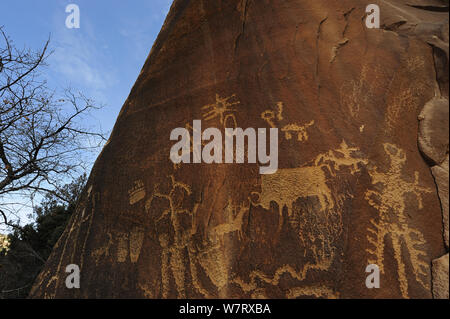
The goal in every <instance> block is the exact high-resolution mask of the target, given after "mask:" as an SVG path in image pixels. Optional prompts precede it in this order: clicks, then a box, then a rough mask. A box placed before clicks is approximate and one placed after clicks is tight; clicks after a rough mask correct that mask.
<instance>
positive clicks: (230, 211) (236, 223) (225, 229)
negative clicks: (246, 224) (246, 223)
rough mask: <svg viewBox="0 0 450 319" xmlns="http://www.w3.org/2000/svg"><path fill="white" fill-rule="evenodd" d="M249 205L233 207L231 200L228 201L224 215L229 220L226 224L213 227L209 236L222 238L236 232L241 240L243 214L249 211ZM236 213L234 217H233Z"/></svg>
mask: <svg viewBox="0 0 450 319" xmlns="http://www.w3.org/2000/svg"><path fill="white" fill-rule="evenodd" d="M249 207H250V206H249V205H248V204H247V205H245V204H241V205H238V206H235V205H233V204H232V200H231V198H229V199H228V205H227V207H226V208H225V214H226V216H227V218H228V219H229V221H228V222H226V223H223V224H219V225H217V226H214V227H213V228H212V229H211V231H210V235H211V236H217V237H219V238H223V236H224V235H226V234H229V233H233V232H237V233H238V236H239V239H242V223H243V218H244V215H245V213H247V212H248V211H249ZM234 213H236V216H233V215H234Z"/></svg>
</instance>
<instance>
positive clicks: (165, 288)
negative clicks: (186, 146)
mask: <svg viewBox="0 0 450 319" xmlns="http://www.w3.org/2000/svg"><path fill="white" fill-rule="evenodd" d="M169 177H170V182H171V189H170V191H169V192H168V193H167V194H163V193H161V192H160V191H159V185H158V184H156V185H155V188H154V191H153V194H152V195H151V197H150V198H149V199H148V200H147V201H146V204H145V209H146V211H147V213H150V212H151V209H152V203H153V201H154V200H155V199H158V198H159V199H163V200H166V201H167V207H168V208H167V209H165V210H163V211H162V213H161V215H160V216H159V217H157V218H156V223H158V222H160V221H161V220H163V219H165V218H167V219H168V220H169V221H170V223H171V225H172V227H173V231H174V239H173V241H170V240H169V237H168V236H167V235H166V234H163V235H161V236H160V237H159V241H160V245H161V248H162V253H161V263H162V264H161V278H162V296H163V298H166V297H167V296H168V293H169V282H170V280H169V278H170V274H172V276H173V278H174V280H175V284H176V288H177V292H178V297H179V298H185V296H186V293H185V279H186V278H185V273H186V266H185V264H184V262H185V260H184V253H185V252H186V249H187V245H188V243H189V239H190V235H191V230H190V229H188V230H184V229H183V228H182V227H181V224H180V219H179V215H180V214H188V215H190V216H192V215H193V212H192V211H190V210H188V209H185V208H183V207H182V204H181V202H182V201H181V200H177V199H176V197H177V192H178V191H181V193H182V194H183V196H186V195H187V196H190V195H191V194H192V191H191V187H190V186H189V185H187V184H184V183H182V182H178V181H176V180H175V177H174V176H173V175H170V176H169ZM193 211H195V208H194V210H193Z"/></svg>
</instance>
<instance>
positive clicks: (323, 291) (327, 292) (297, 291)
mask: <svg viewBox="0 0 450 319" xmlns="http://www.w3.org/2000/svg"><path fill="white" fill-rule="evenodd" d="M302 296H311V297H316V298H327V299H338V298H339V293H338V292H334V291H333V290H332V289H331V288H329V287H326V286H304V287H295V288H291V289H289V292H288V293H287V296H286V297H287V298H289V299H294V298H298V297H302Z"/></svg>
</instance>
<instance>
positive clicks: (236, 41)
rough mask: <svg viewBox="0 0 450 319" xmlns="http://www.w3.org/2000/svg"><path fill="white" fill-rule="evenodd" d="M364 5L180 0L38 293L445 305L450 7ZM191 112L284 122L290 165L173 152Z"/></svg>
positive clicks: (282, 144) (245, 124) (283, 155)
mask: <svg viewBox="0 0 450 319" xmlns="http://www.w3.org/2000/svg"><path fill="white" fill-rule="evenodd" d="M366 5H367V4H366V3H364V2H362V1H356V0H339V1H338V0H336V1H317V0H314V1H313V0H310V1H305V0H283V1H282V0H271V1H269V0H258V1H256V0H254V1H251V0H242V1H240V0H239V1H238V0H226V1H225V0H222V1H221V0H213V1H211V0H208V1H206V0H205V1H202V0H191V1H188V0H176V1H175V2H174V4H173V5H172V8H171V10H170V13H169V15H168V17H167V19H166V22H165V24H164V26H163V28H162V30H161V33H160V35H159V37H158V39H157V40H156V42H155V43H154V45H153V48H152V50H151V52H150V55H149V57H148V59H147V61H146V62H145V65H144V67H143V69H142V72H141V74H140V75H139V77H138V79H137V81H136V84H135V85H134V87H133V89H132V91H131V93H130V95H129V97H128V99H127V100H126V102H125V104H124V106H123V108H122V111H121V113H120V115H119V117H118V119H117V123H116V125H115V128H114V130H113V132H112V134H111V137H110V140H109V142H108V144H107V145H106V146H105V148H104V150H103V151H102V153H101V154H100V156H99V157H98V159H97V161H96V163H95V166H94V168H93V170H92V172H91V176H90V178H89V181H88V185H87V187H86V190H85V191H84V194H83V196H82V199H81V200H80V202H79V204H78V208H77V210H76V213H75V214H74V215H73V216H72V219H71V221H70V222H69V225H68V226H67V228H66V230H65V232H64V233H63V235H62V236H61V238H60V240H59V242H58V243H57V245H56V247H55V248H54V251H53V253H52V255H51V257H50V258H49V260H48V262H47V264H46V266H45V268H44V270H43V271H42V273H41V274H40V276H39V277H38V279H37V281H36V283H35V285H34V287H33V289H32V292H31V297H34V298H52V297H58V298H70V297H76V298H80V297H81V298H87V297H96V298H107V297H121V298H127V297H136V298H222V297H223V298H264V297H268V298H432V297H433V287H434V286H435V287H437V286H439V287H441V286H442V285H439V284H434V283H433V282H432V275H431V274H432V261H433V260H434V259H437V258H440V257H441V256H443V255H445V254H446V250H447V248H446V246H445V244H444V226H443V212H442V210H441V201H443V202H444V201H445V200H447V216H448V182H447V190H446V191H445V190H444V191H442V190H441V191H440V192H439V190H438V189H437V186H436V185H437V184H436V183H435V179H434V176H433V173H432V171H431V169H430V166H433V167H435V170H436V169H437V167H439V168H440V169H442V170H444V173H442V172H440V173H439V174H440V175H439V176H441V175H442V174H444V175H445V169H446V170H447V176H448V122H447V139H445V136H444V135H443V134H440V132H439V131H436V129H435V128H436V126H433V124H432V121H433V120H436V119H438V120H439V121H442V117H441V116H437V115H438V114H443V113H445V102H442V101H443V100H445V99H447V101H448V73H447V71H446V68H447V66H448V1H437V0H436V1H433V0H423V1H422V0H420V1H419V0H410V1H406V0H404V1H394V0H392V1H390V0H386V1H381V2H380V21H381V25H380V28H379V29H368V28H367V27H366V23H365V20H366V15H367V13H366ZM149 46H150V44H149ZM436 100H439V101H438V102H439V103H437V102H436V103H434V102H433V101H436ZM430 101H432V102H430ZM427 103H428V104H430V103H431V104H433V103H434V104H435V105H439V110H436V111H432V110H428V111H427V112H425V113H426V114H425V117H424V116H419V115H420V114H421V112H422V110H423V108H424V106H425V105H427ZM446 103H447V104H446V106H447V114H448V102H446ZM442 105H444V106H442ZM431 107H432V106H430V105H429V107H428V108H431ZM427 114H428V115H427ZM422 115H423V113H422ZM193 120H201V121H202V129H206V128H208V127H214V128H218V129H220V130H222V131H223V130H224V128H227V127H228V128H236V127H240V128H244V129H245V128H255V129H257V128H267V129H268V128H278V131H279V132H278V133H279V136H278V170H277V171H276V172H275V173H274V174H260V173H259V164H258V163H256V164H254V163H248V162H245V163H242V164H238V163H233V164H225V163H222V164H214V163H213V164H206V163H200V164H194V163H191V164H186V163H181V164H174V163H172V162H171V160H170V159H169V154H170V149H171V147H172V146H173V144H174V143H175V142H174V141H171V140H170V138H169V137H170V133H171V131H172V130H173V129H174V128H178V127H185V128H187V129H188V130H190V131H191V132H192V126H191V124H192V123H193ZM419 120H420V121H419ZM424 121H425V122H426V124H425V122H424ZM419 122H420V123H419ZM419 124H420V125H421V127H422V129H420V128H419ZM423 127H424V128H423ZM439 127H445V123H444V124H442V123H441V122H439ZM422 132H424V133H423V134H425V135H426V134H428V133H427V132H429V133H430V136H422V135H421V136H420V138H419V133H420V134H422ZM420 141H425V142H424V143H423V144H421V145H425V146H426V147H425V152H426V150H428V149H432V152H431V154H432V155H431V157H432V159H430V155H427V154H424V150H421V149H420V148H419V144H420V143H421V142H420ZM428 146H429V148H427V147H428ZM190 150H192V153H195V151H194V149H193V148H190ZM433 154H434V155H433ZM435 154H437V155H436V156H435ZM192 155H193V154H192ZM445 158H447V164H446V166H445V163H444V161H445ZM439 161H442V162H439ZM440 184H442V185H444V186H442V187H445V182H443V181H442V183H440ZM438 186H439V185H438ZM447 223H448V217H447ZM447 227H448V226H447ZM447 232H448V228H447ZM446 238H447V239H448V235H447V236H446ZM447 258H448V257H447ZM69 264H76V265H78V266H79V268H80V272H81V282H80V288H79V289H68V288H67V287H66V283H65V281H66V277H67V276H68V273H66V272H65V269H66V266H67V265H69ZM369 264H376V265H377V266H378V268H379V270H380V288H372V289H368V288H367V287H366V277H367V276H368V275H369V273H366V272H365V270H366V266H367V265H369ZM441 269H442V267H441V266H440V268H439V271H440V272H441ZM443 269H444V273H445V266H444V268H443ZM439 278H445V275H442V276H440V277H439ZM447 278H448V262H447ZM433 285H434V286H433ZM439 289H440V288H439ZM447 289H448V283H447ZM439 295H440V296H441V295H445V293H444V294H442V293H440V294H439ZM447 296H448V293H447Z"/></svg>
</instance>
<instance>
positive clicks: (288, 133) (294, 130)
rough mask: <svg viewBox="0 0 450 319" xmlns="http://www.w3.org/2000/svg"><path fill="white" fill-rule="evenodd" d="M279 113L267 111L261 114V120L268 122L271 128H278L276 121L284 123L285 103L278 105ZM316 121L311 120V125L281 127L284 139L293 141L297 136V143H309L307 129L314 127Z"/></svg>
mask: <svg viewBox="0 0 450 319" xmlns="http://www.w3.org/2000/svg"><path fill="white" fill-rule="evenodd" d="M277 109H278V111H277V112H276V113H275V112H274V111H272V110H266V111H264V112H262V113H261V118H262V119H263V120H264V121H266V122H267V123H268V124H269V125H270V127H273V128H276V127H277V126H276V125H275V120H277V121H282V120H283V102H278V103H277ZM314 123H315V122H314V120H311V121H310V122H309V123H306V124H304V125H299V124H296V123H290V124H287V125H284V126H282V127H281V131H282V132H284V138H285V139H286V140H291V139H292V135H293V134H297V141H300V142H302V141H307V140H308V138H309V136H308V131H307V129H308V128H309V127H311V126H313V125H314Z"/></svg>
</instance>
